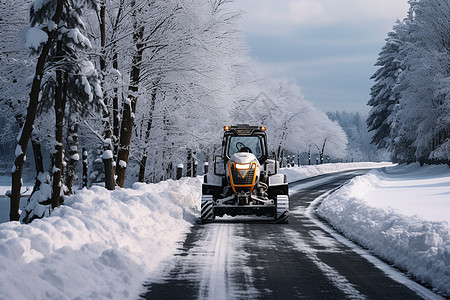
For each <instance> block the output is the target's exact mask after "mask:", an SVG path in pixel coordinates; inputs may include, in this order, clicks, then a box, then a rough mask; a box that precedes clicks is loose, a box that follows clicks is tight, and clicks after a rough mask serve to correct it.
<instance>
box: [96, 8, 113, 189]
mask: <svg viewBox="0 0 450 300" xmlns="http://www.w3.org/2000/svg"><path fill="white" fill-rule="evenodd" d="M105 44H106V7H105V0H102V1H100V46H101V55H100V71H101V77H102V81H101V83H102V86H103V88H104V82H105V80H104V79H105V74H106V61H105ZM103 90H104V89H103ZM103 101H104V103H105V105H106V106H107V107H108V105H109V103H108V102H109V101H108V99H107V95H106V94H103ZM107 107H106V108H105V109H104V110H103V128H104V130H105V131H104V133H103V135H104V141H103V166H104V169H105V187H106V189H108V190H114V189H115V187H116V180H115V168H114V158H113V157H114V156H113V148H112V139H113V137H112V130H111V121H110V119H111V115H110V112H109V109H108V108H107Z"/></svg>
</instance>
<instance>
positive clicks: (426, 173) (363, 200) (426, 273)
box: [317, 164, 450, 296]
mask: <svg viewBox="0 0 450 300" xmlns="http://www.w3.org/2000/svg"><path fill="white" fill-rule="evenodd" d="M449 195H450V169H449V168H448V167H447V166H427V167H422V168H421V167H420V166H419V165H418V164H415V165H410V166H405V165H400V166H396V167H390V168H382V169H380V170H372V171H370V172H369V173H368V174H366V175H363V176H359V177H356V178H354V179H353V180H351V182H350V183H349V184H347V185H346V186H344V187H342V188H341V189H339V190H338V191H337V192H335V193H333V194H331V195H330V196H329V197H327V198H326V199H325V200H324V201H323V202H322V204H321V205H320V206H319V208H318V210H317V212H318V214H319V215H320V216H321V217H322V218H323V219H325V220H326V221H328V222H329V223H330V224H332V225H333V226H334V227H335V228H336V229H338V230H339V231H341V232H343V233H344V234H345V235H346V236H347V237H348V238H350V239H352V240H354V241H356V242H357V243H359V244H361V245H363V246H364V247H367V248H369V249H370V250H371V251H373V252H374V253H375V254H377V255H379V256H381V257H383V258H384V259H386V260H388V261H390V262H393V263H394V264H395V265H396V266H398V267H399V268H401V269H403V270H407V271H408V273H409V274H410V275H412V276H413V277H415V278H417V279H418V280H420V281H422V282H424V283H426V284H429V285H431V286H432V287H433V288H434V289H437V290H438V291H439V292H441V293H444V294H445V295H447V296H448V295H450V226H449V219H450V215H449V211H450V200H449V199H450V197H449ZM424 216H426V218H424ZM430 219H431V220H430ZM437 220H439V221H437Z"/></svg>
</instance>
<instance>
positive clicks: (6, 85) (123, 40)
mask: <svg viewBox="0 0 450 300" xmlns="http://www.w3.org/2000/svg"><path fill="white" fill-rule="evenodd" d="M241 13H242V12H241V11H239V10H238V9H236V8H235V7H234V5H233V2H232V1H228V0H214V1H209V0H199V1H162V0H111V1H108V0H102V1H97V0H80V1H74V0H35V1H29V0H18V1H14V5H11V3H10V1H8V0H1V1H0V25H1V27H2V36H1V37H0V62H1V64H0V82H1V93H0V109H1V111H2V116H3V119H2V122H3V123H4V124H3V125H4V126H3V128H4V130H3V131H2V133H1V137H0V140H1V142H2V144H3V145H14V146H13V147H14V157H13V160H14V164H11V167H12V169H11V173H12V188H11V194H9V196H10V197H11V220H18V219H19V215H18V208H19V207H18V203H19V202H18V201H19V198H20V188H21V185H22V176H23V170H24V163H25V161H26V153H27V151H28V153H30V151H31V153H32V155H30V154H29V155H28V157H29V158H28V164H32V165H34V167H35V170H36V184H35V188H34V191H33V194H32V196H31V197H30V201H29V205H28V206H27V209H25V210H24V211H23V212H22V216H20V219H21V220H22V221H24V222H28V221H31V220H33V219H34V218H36V217H42V216H43V215H46V214H49V213H50V210H49V209H47V208H48V206H49V205H51V207H52V208H55V207H57V206H59V205H60V204H61V203H63V201H64V196H65V195H70V194H71V193H73V192H74V190H75V188H74V183H76V182H77V170H79V169H80V168H81V166H80V165H81V164H83V168H84V167H86V168H89V170H90V175H89V176H86V178H81V179H78V180H79V181H82V183H83V185H89V184H91V183H93V182H103V183H104V185H105V187H106V188H107V189H110V190H111V189H114V188H115V187H116V186H119V187H122V186H124V185H129V184H131V183H132V182H135V181H141V182H158V181H160V180H165V179H168V178H173V177H174V173H175V167H176V164H179V163H180V162H186V161H187V160H188V159H190V160H191V159H192V158H193V157H194V156H193V154H194V153H195V156H196V158H197V159H198V160H199V161H200V162H211V161H212V159H213V156H214V153H215V152H216V151H217V149H218V144H219V143H220V140H221V133H222V128H223V125H224V124H236V123H250V124H261V125H265V126H266V127H267V128H268V131H267V132H268V135H269V140H270V141H271V143H270V147H271V153H272V154H273V156H275V157H276V158H277V159H278V160H282V158H283V156H284V154H285V153H286V152H287V151H307V149H308V148H309V147H310V146H311V145H312V144H317V145H323V144H324V143H325V141H326V144H327V154H328V155H330V156H332V157H345V155H346V144H347V137H346V135H345V133H344V131H343V130H342V128H341V127H340V126H339V125H338V124H337V122H334V121H331V120H330V119H329V118H328V117H327V116H326V115H325V114H324V113H323V112H320V111H319V110H317V109H315V108H314V107H313V106H312V105H311V104H310V103H308V102H307V101H305V99H304V97H303V95H302V93H301V90H300V88H299V87H298V85H297V84H296V83H295V82H293V81H291V80H287V79H275V78H270V77H268V76H266V75H264V74H263V73H262V72H261V71H260V70H259V67H258V65H257V63H255V62H253V61H252V60H251V59H250V58H249V55H248V48H247V45H246V44H245V42H244V40H243V37H242V35H241V33H240V16H241ZM16 145H17V146H16ZM82 149H85V151H82ZM30 156H31V157H32V160H33V163H31V160H30ZM79 181H78V182H79Z"/></svg>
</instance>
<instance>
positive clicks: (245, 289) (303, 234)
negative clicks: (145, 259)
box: [141, 170, 440, 299]
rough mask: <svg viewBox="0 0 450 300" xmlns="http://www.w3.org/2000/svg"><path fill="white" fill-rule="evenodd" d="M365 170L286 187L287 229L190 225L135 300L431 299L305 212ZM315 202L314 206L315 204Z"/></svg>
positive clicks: (250, 222) (252, 221) (257, 221)
mask: <svg viewBox="0 0 450 300" xmlns="http://www.w3.org/2000/svg"><path fill="white" fill-rule="evenodd" d="M365 172H367V170H356V171H346V172H341V173H334V174H326V175H321V176H317V177H314V178H309V179H307V180H301V181H298V182H295V183H293V184H290V189H291V196H290V210H291V216H290V219H289V224H273V223H270V222H267V220H265V219H261V218H256V217H255V218H253V217H241V218H239V217H236V218H219V219H216V221H215V222H214V223H212V224H206V225H202V224H200V223H198V224H195V225H194V226H193V227H192V229H191V231H190V233H188V234H187V237H186V240H185V241H184V242H183V243H182V244H180V248H179V251H178V253H177V254H176V255H175V257H174V258H173V259H171V260H170V261H168V262H166V263H164V265H163V266H162V267H161V268H160V271H158V272H157V273H155V274H153V275H152V277H151V278H149V280H148V282H147V283H146V284H145V286H144V288H145V289H146V292H145V293H143V294H142V295H141V297H142V298H143V299H423V298H426V299H439V298H440V297H439V296H437V295H435V294H434V293H432V292H431V291H429V290H428V289H426V288H424V287H422V286H420V285H418V284H417V283H415V282H413V281H411V280H410V279H408V278H407V277H406V276H405V275H403V274H402V273H400V272H398V271H397V270H395V269H393V268H391V267H389V266H388V265H386V264H384V263H382V262H380V261H379V260H378V259H377V258H375V257H373V256H371V255H370V254H369V252H368V251H365V250H363V249H361V248H359V247H358V246H356V245H353V243H351V242H350V241H348V240H346V239H345V238H343V237H342V236H341V235H339V234H337V233H336V232H335V231H333V230H332V229H331V228H330V227H329V226H328V225H326V224H324V223H323V222H322V221H319V220H318V219H317V218H316V217H315V214H314V213H313V212H312V211H313V210H312V208H311V207H310V205H311V203H312V202H313V201H314V200H315V199H318V197H320V196H321V195H323V194H324V193H327V192H331V191H333V190H334V189H336V188H338V187H339V186H341V185H342V184H344V183H345V182H346V181H348V180H349V179H351V178H353V177H355V176H358V175H361V174H364V173H365ZM316 202H317V200H316Z"/></svg>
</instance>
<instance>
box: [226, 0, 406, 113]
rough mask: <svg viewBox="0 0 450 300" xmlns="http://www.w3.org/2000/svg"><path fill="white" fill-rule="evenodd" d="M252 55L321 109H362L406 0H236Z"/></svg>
mask: <svg viewBox="0 0 450 300" xmlns="http://www.w3.org/2000/svg"><path fill="white" fill-rule="evenodd" d="M235 3H236V5H237V6H239V7H240V8H242V9H243V10H244V12H245V14H244V17H243V25H244V30H243V31H244V35H245V38H246V40H247V42H248V44H249V45H250V48H251V53H250V54H251V56H252V57H253V58H255V59H256V60H257V61H259V62H260V63H261V64H262V65H263V67H264V69H265V70H266V71H267V72H268V73H269V74H270V75H274V76H277V77H293V78H295V79H296V81H297V83H298V84H299V85H300V86H301V87H302V90H303V94H304V95H305V98H306V99H307V100H309V101H310V102H312V103H313V104H314V105H315V106H316V107H317V108H319V109H322V110H323V111H334V110H344V109H345V110H347V111H360V112H367V111H368V109H369V108H368V107H367V106H366V103H367V101H368V99H369V92H370V87H371V85H372V82H371V81H370V80H369V78H370V76H371V75H372V74H373V73H374V71H375V70H376V68H375V67H373V65H374V63H375V61H376V59H377V57H378V53H379V52H380V50H381V47H382V46H383V45H384V38H385V37H386V35H387V33H388V32H389V31H390V30H391V29H392V26H393V25H394V23H395V21H396V20H397V19H403V18H404V17H405V16H406V12H407V10H408V4H407V0H340V1H336V0H277V1H275V0H236V2H235Z"/></svg>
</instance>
